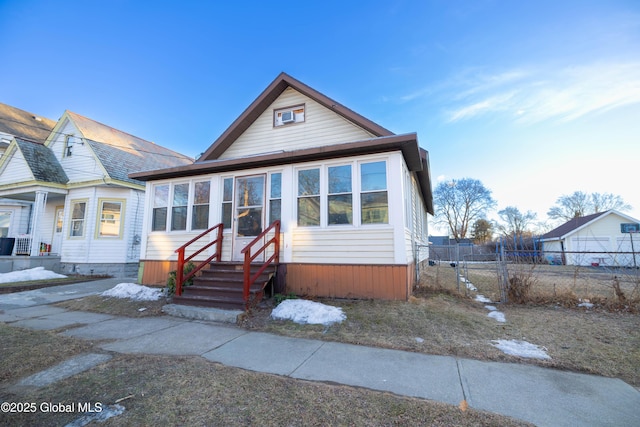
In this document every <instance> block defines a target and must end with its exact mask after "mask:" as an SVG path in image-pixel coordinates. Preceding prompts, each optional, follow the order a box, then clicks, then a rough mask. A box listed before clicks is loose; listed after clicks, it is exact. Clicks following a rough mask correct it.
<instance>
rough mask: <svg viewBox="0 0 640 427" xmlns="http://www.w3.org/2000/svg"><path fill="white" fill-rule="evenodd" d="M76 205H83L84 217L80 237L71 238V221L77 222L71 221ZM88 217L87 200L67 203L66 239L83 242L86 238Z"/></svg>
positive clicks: (75, 200)
mask: <svg viewBox="0 0 640 427" xmlns="http://www.w3.org/2000/svg"><path fill="white" fill-rule="evenodd" d="M77 203H84V217H83V218H82V235H80V236H72V235H71V233H72V232H73V221H79V220H77V219H76V220H74V219H73V207H74V205H75V204H77ZM88 217H89V199H74V200H71V201H70V202H69V233H68V235H67V237H68V238H69V239H75V240H84V239H86V238H87V218H88Z"/></svg>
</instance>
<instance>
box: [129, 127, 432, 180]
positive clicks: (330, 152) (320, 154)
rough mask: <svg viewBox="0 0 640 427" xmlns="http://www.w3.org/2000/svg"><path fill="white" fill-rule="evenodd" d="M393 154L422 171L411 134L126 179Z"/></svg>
mask: <svg viewBox="0 0 640 427" xmlns="http://www.w3.org/2000/svg"><path fill="white" fill-rule="evenodd" d="M397 150H401V151H402V154H403V156H404V158H405V162H406V163H407V167H408V168H409V170H411V171H412V172H418V171H421V170H422V169H423V167H424V166H423V158H422V156H421V153H420V148H419V147H418V140H417V136H416V134H415V133H411V134H404V135H393V136H388V137H381V138H374V139H367V140H362V141H355V142H346V143H343V144H335V145H328V146H323V147H314V148H305V149H299V150H293V151H283V152H277V153H269V154H262V155H257V156H249V157H241V158H234V159H224V160H207V161H202V162H196V163H193V164H191V165H187V166H181V167H175V168H168V169H160V170H155V171H146V172H136V173H132V174H129V178H132V179H137V180H140V181H154V180H160V179H169V178H179V177H185V176H193V175H201V174H205V173H218V172H229V171H234V170H242V169H252V168H258V167H269V166H277V165H283V164H292V163H300V162H305V161H314V160H327V159H334V158H340V157H345V156H355V155H364V154H375V153H382V152H389V151H397Z"/></svg>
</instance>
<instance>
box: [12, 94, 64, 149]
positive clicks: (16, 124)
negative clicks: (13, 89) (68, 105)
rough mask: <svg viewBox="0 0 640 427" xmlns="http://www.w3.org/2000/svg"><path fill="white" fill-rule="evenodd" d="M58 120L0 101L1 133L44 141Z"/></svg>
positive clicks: (39, 141)
mask: <svg viewBox="0 0 640 427" xmlns="http://www.w3.org/2000/svg"><path fill="white" fill-rule="evenodd" d="M55 125H56V122H55V121H53V120H51V119H47V118H45V117H40V116H37V115H35V114H32V113H30V112H28V111H24V110H21V109H19V108H15V107H12V106H10V105H7V104H3V103H1V102H0V133H6V134H9V135H12V136H15V137H16V138H21V139H23V140H29V141H35V142H38V143H40V144H42V143H44V141H45V140H46V139H47V137H48V136H49V134H50V133H51V130H52V129H53V127H54V126H55Z"/></svg>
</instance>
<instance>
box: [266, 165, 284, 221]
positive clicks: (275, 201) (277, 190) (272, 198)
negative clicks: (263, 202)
mask: <svg viewBox="0 0 640 427" xmlns="http://www.w3.org/2000/svg"><path fill="white" fill-rule="evenodd" d="M269 176H270V178H271V179H270V187H269V188H270V189H269V224H273V221H275V220H277V219H281V217H282V173H280V172H274V173H272V174H271V175H269Z"/></svg>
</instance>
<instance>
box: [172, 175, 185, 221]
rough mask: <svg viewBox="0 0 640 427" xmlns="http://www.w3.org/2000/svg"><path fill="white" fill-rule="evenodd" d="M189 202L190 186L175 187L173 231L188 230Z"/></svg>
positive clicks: (178, 185)
mask: <svg viewBox="0 0 640 427" xmlns="http://www.w3.org/2000/svg"><path fill="white" fill-rule="evenodd" d="M188 202H189V184H187V183H185V184H176V185H174V187H173V203H172V204H171V230H172V231H175V230H186V229H187V204H188Z"/></svg>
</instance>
